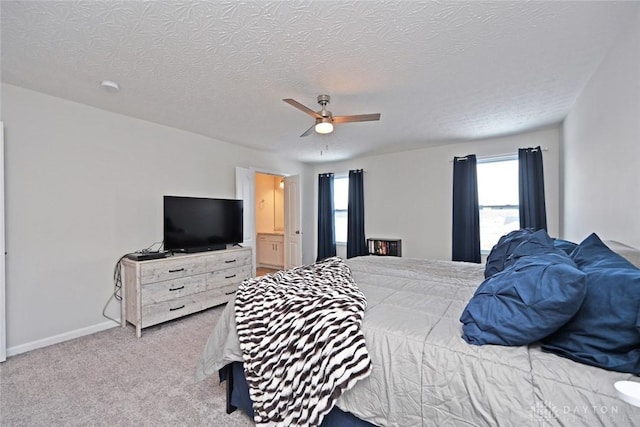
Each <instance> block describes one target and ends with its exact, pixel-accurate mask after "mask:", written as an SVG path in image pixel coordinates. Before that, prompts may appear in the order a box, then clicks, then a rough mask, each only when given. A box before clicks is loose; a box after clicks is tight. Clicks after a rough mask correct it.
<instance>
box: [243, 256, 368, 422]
mask: <svg viewBox="0 0 640 427" xmlns="http://www.w3.org/2000/svg"><path fill="white" fill-rule="evenodd" d="M366 304H367V302H366V299H365V296H364V295H363V293H362V292H361V291H360V290H359V289H358V287H357V285H356V283H355V281H354V280H353V278H352V277H351V270H350V269H349V267H348V266H347V265H346V264H345V263H344V261H343V260H342V259H340V258H337V257H334V258H329V259H326V260H324V261H321V262H318V263H315V264H311V265H307V266H303V267H297V268H293V269H291V270H285V271H280V272H277V273H274V274H272V275H267V276H263V277H260V278H253V279H248V280H246V281H245V282H244V283H242V285H240V287H239V289H238V293H237V296H236V302H235V315H236V323H237V330H238V337H239V340H240V348H241V349H242V355H243V359H244V369H245V376H246V378H247V383H248V385H249V394H250V396H251V399H252V400H253V409H254V414H255V415H254V421H255V422H256V425H259V426H317V425H320V423H321V422H322V419H323V417H324V416H325V415H326V414H327V413H328V412H329V411H330V410H331V408H333V405H334V403H335V401H336V400H337V399H338V398H339V397H340V395H341V394H342V393H343V392H344V391H346V390H348V389H350V388H351V387H353V385H354V384H355V383H356V382H357V381H358V380H360V379H362V378H365V377H367V376H368V375H369V374H370V372H371V360H370V359H369V354H368V352H367V348H366V346H365V340H364V335H363V334H362V332H361V331H360V325H361V324H362V317H363V315H364V309H365V307H366Z"/></svg>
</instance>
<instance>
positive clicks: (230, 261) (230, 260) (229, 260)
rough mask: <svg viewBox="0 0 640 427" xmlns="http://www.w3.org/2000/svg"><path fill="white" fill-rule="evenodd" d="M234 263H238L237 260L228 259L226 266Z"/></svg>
mask: <svg viewBox="0 0 640 427" xmlns="http://www.w3.org/2000/svg"><path fill="white" fill-rule="evenodd" d="M232 262H236V260H235V259H228V260H226V261H225V263H226V264H231V263H232Z"/></svg>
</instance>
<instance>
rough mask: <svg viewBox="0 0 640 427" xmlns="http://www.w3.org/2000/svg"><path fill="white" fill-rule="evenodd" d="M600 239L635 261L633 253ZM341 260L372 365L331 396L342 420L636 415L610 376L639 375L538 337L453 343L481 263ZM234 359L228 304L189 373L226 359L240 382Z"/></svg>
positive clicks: (610, 419) (617, 418) (223, 365)
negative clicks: (356, 297) (359, 300)
mask: <svg viewBox="0 0 640 427" xmlns="http://www.w3.org/2000/svg"><path fill="white" fill-rule="evenodd" d="M607 243H608V245H609V246H610V247H611V248H612V249H613V250H617V251H619V252H620V253H621V254H623V256H625V258H626V259H628V260H629V261H632V262H634V263H635V265H640V251H638V250H635V249H633V248H630V247H628V246H625V245H622V244H618V243H616V242H607ZM345 263H346V264H347V265H348V266H349V268H350V270H351V273H352V275H353V278H354V280H355V282H356V283H357V286H358V287H359V289H360V290H361V291H362V292H363V293H364V295H365V296H366V301H367V306H366V312H365V315H364V321H363V323H362V332H363V334H364V337H365V339H366V345H367V349H368V351H369V355H370V359H371V363H372V369H371V374H370V375H369V376H368V377H366V378H365V379H362V380H360V381H358V382H357V383H356V384H355V386H353V387H352V388H351V389H350V390H348V391H346V392H345V393H343V394H342V395H341V396H340V397H339V399H338V400H337V401H336V402H335V406H336V407H337V408H338V409H336V410H335V411H338V412H339V413H340V414H342V413H346V414H350V415H349V416H352V417H356V420H355V421H353V423H352V424H351V425H358V424H357V423H358V421H363V422H365V423H371V424H373V425H379V426H419V425H422V426H464V425H469V426H496V425H509V426H510V425H517V426H524V425H551V426H581V425H583V426H595V425H605V426H607V425H611V426H614V425H615V426H626V425H634V424H635V423H637V421H638V420H640V408H638V407H635V406H632V405H630V404H628V403H626V402H623V401H622V400H620V399H619V398H618V397H617V395H616V390H615V388H614V383H615V382H617V381H621V380H630V381H638V379H637V376H636V375H634V374H632V373H625V372H615V371H610V370H606V369H602V368H599V367H595V366H589V365H587V364H583V363H576V362H575V361H573V360H570V359H569V358H566V357H560V356H558V355H556V354H554V353H550V352H547V351H542V349H541V346H540V343H533V344H530V345H523V346H502V345H470V344H469V343H467V341H465V340H464V339H462V338H461V336H462V331H461V328H462V325H461V322H460V317H461V313H462V312H463V310H465V306H466V305H467V303H468V302H469V301H470V299H471V298H472V297H473V296H474V293H475V292H476V289H477V288H478V286H479V284H480V283H482V282H483V281H484V280H485V277H484V273H485V265H484V264H482V265H479V264H472V263H463V262H449V261H439V260H422V259H411V258H397V257H376V256H365V257H357V258H352V259H349V260H347V261H345ZM639 317H640V316H639ZM242 361H243V357H242V351H241V349H240V346H239V342H238V337H237V334H236V328H235V317H234V303H233V301H232V302H230V303H229V304H228V305H227V307H226V308H225V310H224V312H223V315H222V317H221V319H220V321H219V322H218V324H217V325H216V327H215V329H214V330H213V332H212V334H211V336H210V338H209V340H208V343H207V345H206V347H205V349H204V351H203V354H202V358H201V361H200V364H199V366H198V368H197V372H196V377H197V378H198V379H199V380H202V379H204V378H206V377H207V376H209V375H214V374H215V375H218V374H219V373H222V378H227V379H231V378H233V375H234V374H233V370H231V369H230V367H231V366H234V363H235V366H236V371H235V375H236V376H237V377H236V379H235V381H234V383H236V384H239V383H241V382H242V369H241V366H242V365H241V363H242ZM228 382H230V381H228ZM245 394H246V393H245ZM228 397H229V396H228ZM236 406H237V405H236ZM248 410H249V411H250V410H251V409H250V408H249V409H248ZM331 414H333V415H335V413H334V412H332V413H331ZM333 415H332V416H333ZM323 425H337V423H334V424H332V423H329V424H327V423H325V424H323Z"/></svg>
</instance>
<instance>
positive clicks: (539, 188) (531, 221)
mask: <svg viewBox="0 0 640 427" xmlns="http://www.w3.org/2000/svg"><path fill="white" fill-rule="evenodd" d="M518 171H519V173H518V175H519V180H518V184H519V191H520V228H532V229H534V230H542V229H544V230H546V229H547V209H546V206H545V203H544V173H543V169H542V150H541V149H540V147H536V148H520V149H519V150H518Z"/></svg>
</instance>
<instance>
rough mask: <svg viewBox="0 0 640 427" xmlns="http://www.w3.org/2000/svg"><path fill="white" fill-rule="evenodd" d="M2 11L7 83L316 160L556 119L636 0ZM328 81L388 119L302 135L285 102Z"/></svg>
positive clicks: (336, 105) (38, 4)
mask: <svg viewBox="0 0 640 427" xmlns="http://www.w3.org/2000/svg"><path fill="white" fill-rule="evenodd" d="M0 7H1V9H0V13H1V18H2V21H1V30H2V46H1V47H2V50H1V59H2V81H3V82H6V83H10V84H13V85H17V86H21V87H25V88H28V89H33V90H36V91H40V92H44V93H47V94H51V95H54V96H58V97H61V98H66V99H70V100H73V101H77V102H81V103H84V104H88V105H93V106H96V107H99V108H102V109H105V110H110V111H114V112H118V113H122V114H126V115H129V116H133V117H137V118H140V119H144V120H148V121H151V122H156V123H161V124H164V125H168V126H172V127H175V128H179V129H184V130H188V131H191V132H195V133H198V134H202V135H206V136H209V137H212V138H216V139H219V140H223V141H227V142H232V143H237V144H241V145H245V146H249V147H255V148H260V149H266V150H270V151H274V152H278V153H282V154H283V155H286V156H287V157H291V158H294V159H298V160H301V161H306V162H320V161H329V160H338V159H345V158H349V157H354V156H359V155H362V154H365V153H377V152H390V151H395V150H402V149H407V148H415V147H421V146H428V145H436V144H442V143H444V142H447V141H459V140H467V139H476V138H485V137H493V136H499V135H504V134H510V133H515V132H522V131H526V130H530V129H536V128H540V127H544V126H549V125H553V124H557V123H559V122H560V121H561V120H562V119H563V118H564V117H565V116H566V114H567V112H568V111H569V110H570V109H571V107H572V105H573V103H574V101H575V99H576V97H577V96H578V95H579V93H580V91H581V89H582V88H583V86H584V85H585V83H586V82H587V81H588V79H589V78H590V76H591V75H592V74H593V72H594V71H595V70H596V68H597V67H598V65H599V64H600V62H601V61H602V59H603V58H604V56H605V55H606V53H607V51H608V50H609V49H610V47H611V45H612V44H613V43H614V42H615V39H616V37H617V36H618V34H619V33H620V32H621V31H622V30H623V27H624V26H626V25H630V23H631V22H630V21H629V18H630V16H631V15H632V13H631V11H633V10H635V9H637V8H638V7H640V2H637V1H632V2H612V1H601V2H598V1H594V2H568V1H559V2H523V1H517V2H516V1H513V2H512V1H501V2H479V1H317V0H314V1H302V2H301V1H287V2H285V1H224V2H223V1H208V2H196V1H169V0H156V1H149V2H142V1H124V2H121V1H62V2H58V1H2V2H1V6H0ZM105 79H109V80H114V81H116V82H118V83H119V84H120V86H121V90H120V92H119V93H117V94H113V93H108V92H106V91H104V90H101V89H100V88H99V86H98V84H99V82H100V81H102V80H105ZM325 93H326V94H329V95H331V98H332V100H331V101H332V102H331V104H330V108H329V109H330V110H331V111H332V112H333V113H334V115H350V114H365V113H381V114H382V118H381V120H380V121H379V122H366V123H348V124H342V125H338V126H337V127H336V130H335V132H334V133H332V134H330V135H318V134H315V133H312V134H311V135H310V136H308V137H305V138H300V134H302V132H304V131H305V130H306V129H307V128H308V127H309V126H311V125H312V124H313V119H312V118H311V117H309V116H307V115H305V114H304V113H302V112H301V111H299V110H296V109H294V108H293V107H291V106H290V105H288V104H286V103H284V102H282V99H283V98H294V99H296V100H297V101H299V102H301V103H303V104H305V105H307V106H309V107H311V108H312V109H314V110H318V109H319V106H318V105H317V103H316V97H317V95H319V94H325ZM316 107H318V108H316Z"/></svg>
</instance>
